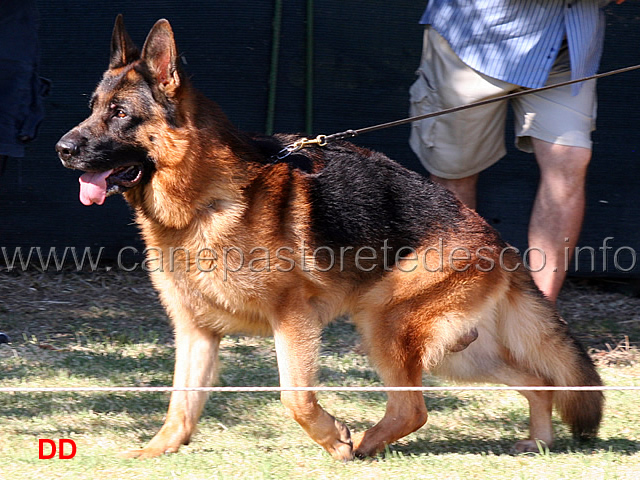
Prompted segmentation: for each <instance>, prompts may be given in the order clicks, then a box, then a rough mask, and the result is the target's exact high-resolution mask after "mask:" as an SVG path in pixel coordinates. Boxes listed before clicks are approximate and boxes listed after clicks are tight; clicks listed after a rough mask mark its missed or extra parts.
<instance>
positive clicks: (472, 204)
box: [431, 173, 478, 210]
mask: <svg viewBox="0 0 640 480" xmlns="http://www.w3.org/2000/svg"><path fill="white" fill-rule="evenodd" d="M431 180H433V181H434V182H436V183H439V184H440V185H443V186H445V187H446V188H448V189H449V190H451V191H452V192H453V193H454V194H455V195H456V197H458V200H460V201H461V202H462V203H464V204H465V205H466V206H467V207H469V208H472V209H474V210H475V208H476V190H477V185H478V174H477V173H476V174H475V175H471V176H469V177H464V178H442V177H439V176H437V175H434V174H431Z"/></svg>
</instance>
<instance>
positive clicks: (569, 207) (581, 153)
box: [529, 138, 591, 302]
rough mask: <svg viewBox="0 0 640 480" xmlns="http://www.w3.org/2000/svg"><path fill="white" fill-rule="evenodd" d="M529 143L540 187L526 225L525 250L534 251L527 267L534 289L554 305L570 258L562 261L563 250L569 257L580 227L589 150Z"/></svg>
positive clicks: (531, 252) (535, 142)
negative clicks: (536, 288)
mask: <svg viewBox="0 0 640 480" xmlns="http://www.w3.org/2000/svg"><path fill="white" fill-rule="evenodd" d="M532 140H533V148H534V152H535V155H536V159H537V161H538V165H539V166H540V184H539V186H538V192H537V194H536V199H535V202H534V205H533V212H532V214H531V220H530V223H529V248H535V249H536V250H531V251H530V256H529V264H530V266H531V269H532V270H533V271H532V276H533V279H534V281H535V282H536V285H537V286H538V288H539V289H540V290H541V291H542V293H544V294H545V295H546V296H547V298H549V300H551V301H552V302H555V301H556V300H557V298H558V294H559V293H560V290H561V288H562V284H563V282H564V279H565V277H566V273H567V272H566V266H565V262H568V261H569V259H570V258H571V257H570V256H569V258H567V259H565V256H566V255H565V251H566V250H565V248H568V249H569V250H568V251H569V255H571V253H572V252H573V251H574V249H575V246H576V243H577V241H578V236H579V235H580V229H581V227H582V219H583V217H584V205H585V177H586V173H587V167H588V165H589V161H590V160H591V150H589V149H586V148H581V147H567V146H563V145H554V144H551V143H548V142H545V141H542V140H539V139H536V138H534V139H532ZM541 252H544V254H543V253H541ZM543 267H544V268H543ZM537 270H540V271H537Z"/></svg>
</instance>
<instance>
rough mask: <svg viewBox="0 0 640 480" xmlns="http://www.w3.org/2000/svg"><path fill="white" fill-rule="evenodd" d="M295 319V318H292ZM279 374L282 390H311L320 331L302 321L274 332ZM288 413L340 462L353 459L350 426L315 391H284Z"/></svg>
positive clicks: (283, 398)
mask: <svg viewBox="0 0 640 480" xmlns="http://www.w3.org/2000/svg"><path fill="white" fill-rule="evenodd" d="M289 320H291V319H289ZM274 337H275V343H276V354H277V357H278V371H279V373H280V385H281V386H282V387H309V386H312V385H313V383H314V381H315V377H316V369H317V365H316V357H317V354H318V348H319V343H320V340H319V339H320V328H319V327H316V326H315V325H314V326H313V327H310V326H309V323H308V322H307V321H305V320H302V319H294V320H291V321H289V322H288V323H281V324H280V325H278V327H277V328H275V329H274ZM281 399H282V403H283V404H284V406H285V408H286V410H287V413H288V414H289V416H291V417H292V418H293V419H294V420H295V421H296V422H298V423H299V424H300V426H301V427H302V428H303V429H304V430H305V431H306V432H307V434H309V436H310V437H311V438H312V439H313V440H315V441H316V442H317V443H318V444H320V445H321V446H322V447H323V448H324V449H325V450H327V452H329V453H330V454H331V456H333V457H334V458H335V459H337V460H351V459H353V444H352V442H351V435H350V433H349V429H347V427H346V426H345V425H344V424H343V423H341V422H339V421H338V420H336V419H335V418H334V417H333V416H331V415H329V414H328V413H327V412H326V411H324V409H323V408H322V407H321V406H320V405H319V404H318V400H317V399H316V396H315V393H314V392H306V391H305V392H301V391H289V392H287V391H284V392H282V394H281Z"/></svg>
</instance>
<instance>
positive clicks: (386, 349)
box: [354, 312, 428, 457]
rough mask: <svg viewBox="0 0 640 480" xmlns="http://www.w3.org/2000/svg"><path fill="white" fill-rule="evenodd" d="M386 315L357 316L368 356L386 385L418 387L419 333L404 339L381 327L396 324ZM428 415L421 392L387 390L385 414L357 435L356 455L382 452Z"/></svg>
mask: <svg viewBox="0 0 640 480" xmlns="http://www.w3.org/2000/svg"><path fill="white" fill-rule="evenodd" d="M387 314H388V315H380V314H378V313H375V314H374V313H371V314H369V315H368V319H363V318H355V320H356V322H357V323H358V324H359V330H360V333H361V334H362V336H363V340H364V342H365V344H366V346H367V350H368V354H369V358H370V360H371V362H372V363H373V364H374V366H375V367H376V370H377V371H378V374H379V375H380V377H381V378H382V381H383V383H384V385H385V386H386V387H419V386H421V385H422V371H423V362H422V358H421V353H420V349H418V348H417V347H418V345H419V344H420V343H422V342H421V341H420V339H419V337H420V335H419V334H417V335H416V336H415V338H414V340H416V342H411V341H407V342H403V341H402V339H401V336H398V337H395V336H394V335H393V334H394V333H397V330H393V329H388V328H384V327H383V328H380V329H379V327H381V326H382V323H384V322H385V321H387V322H388V324H390V325H393V324H394V322H393V321H392V320H388V319H389V318H393V315H391V314H389V312H387ZM384 318H386V319H387V320H384ZM374 319H377V320H374ZM363 320H364V321H363ZM372 320H373V321H372ZM382 333H384V334H382ZM390 334H391V335H390ZM405 340H406V339H405ZM427 417H428V414H427V407H426V405H425V402H424V398H423V397H422V392H397V391H396V392H388V393H387V407H386V411H385V415H384V417H383V418H382V419H381V420H380V421H379V422H378V423H377V424H376V425H374V426H373V427H371V428H370V429H369V430H367V431H366V432H364V433H361V434H358V435H356V436H354V448H355V454H356V456H358V457H366V456H372V455H375V454H377V453H379V452H381V451H382V450H384V448H385V447H386V446H387V445H389V444H391V443H393V442H395V441H396V440H398V439H400V438H402V437H404V436H406V435H409V434H410V433H412V432H414V431H416V430H418V429H419V428H420V427H422V426H423V425H424V424H425V423H426V422H427Z"/></svg>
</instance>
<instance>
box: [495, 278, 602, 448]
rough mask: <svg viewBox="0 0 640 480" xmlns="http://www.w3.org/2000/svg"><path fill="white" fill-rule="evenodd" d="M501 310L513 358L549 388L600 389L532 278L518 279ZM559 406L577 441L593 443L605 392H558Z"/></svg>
mask: <svg viewBox="0 0 640 480" xmlns="http://www.w3.org/2000/svg"><path fill="white" fill-rule="evenodd" d="M515 283H517V284H518V285H512V287H515V288H512V289H511V290H510V292H509V295H508V296H507V299H506V301H505V302H504V304H503V305H502V306H501V308H502V309H503V312H502V315H500V317H501V318H502V322H501V323H502V325H501V327H499V328H501V330H502V332H501V334H502V338H503V339H504V342H505V346H506V347H507V349H508V351H509V356H511V357H512V360H515V364H516V365H520V366H521V367H522V368H524V369H525V370H526V371H528V372H531V373H533V374H534V375H535V376H536V377H538V378H540V379H543V380H544V383H545V384H546V385H549V386H563V387H564V386H567V387H574V386H601V385H602V380H601V378H600V375H599V374H598V372H597V371H596V368H595V365H594V364H593V361H592V360H591V358H590V357H589V355H588V354H587V352H586V351H585V350H584V348H583V347H582V345H581V344H580V343H579V342H578V341H577V340H576V339H575V338H574V337H573V335H572V334H571V332H570V331H569V327H568V325H567V324H566V322H565V321H564V320H562V319H561V318H560V316H559V315H558V313H557V312H556V310H555V308H554V307H553V306H552V305H551V304H550V303H549V302H548V301H547V300H546V299H545V298H544V297H543V296H542V294H541V293H540V292H539V291H538V290H537V289H536V288H535V286H534V285H533V282H531V281H530V279H529V278H528V276H524V275H522V276H521V275H517V276H516V279H515ZM553 398H554V404H555V407H556V408H557V410H558V412H559V413H560V416H561V418H562V420H563V421H564V422H565V423H567V424H568V425H569V426H570V428H571V432H572V433H573V436H574V437H575V438H577V439H580V440H587V439H590V438H594V437H595V436H596V435H597V433H598V428H599V426H600V421H601V420H602V409H603V406H604V395H603V394H602V392H601V391H597V390H596V391H591V390H558V391H554V395H553Z"/></svg>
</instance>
